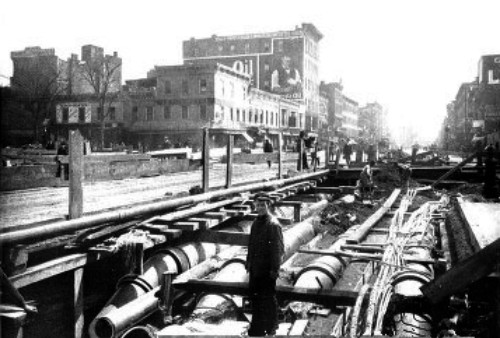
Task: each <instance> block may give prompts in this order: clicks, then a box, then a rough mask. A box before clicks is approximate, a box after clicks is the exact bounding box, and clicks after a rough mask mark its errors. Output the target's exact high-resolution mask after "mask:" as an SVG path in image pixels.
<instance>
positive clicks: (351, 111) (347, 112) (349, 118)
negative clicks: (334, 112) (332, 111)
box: [340, 94, 360, 138]
mask: <svg viewBox="0 0 500 338" xmlns="http://www.w3.org/2000/svg"><path fill="white" fill-rule="evenodd" d="M342 96H343V107H342V124H341V126H340V132H341V135H342V134H343V136H346V137H349V138H356V137H358V136H359V131H360V128H359V125H358V121H359V104H358V102H356V101H355V100H353V99H351V98H349V97H348V96H347V95H345V94H343V95H342Z"/></svg>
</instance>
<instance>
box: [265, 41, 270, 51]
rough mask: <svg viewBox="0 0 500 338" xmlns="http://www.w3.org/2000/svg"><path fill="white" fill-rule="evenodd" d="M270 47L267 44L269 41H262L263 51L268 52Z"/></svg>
mask: <svg viewBox="0 0 500 338" xmlns="http://www.w3.org/2000/svg"><path fill="white" fill-rule="evenodd" d="M270 49H271V47H270V46H269V41H267V42H264V52H266V53H267V52H269V50H270Z"/></svg>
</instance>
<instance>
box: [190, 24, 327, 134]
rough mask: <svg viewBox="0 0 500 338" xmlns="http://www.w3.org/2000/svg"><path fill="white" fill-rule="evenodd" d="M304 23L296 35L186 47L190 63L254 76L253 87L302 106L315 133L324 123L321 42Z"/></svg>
mask: <svg viewBox="0 0 500 338" xmlns="http://www.w3.org/2000/svg"><path fill="white" fill-rule="evenodd" d="M322 38H323V35H322V34H321V33H320V32H319V30H318V29H317V28H316V27H315V26H314V25H312V24H308V23H304V24H302V26H301V27H296V29H294V30H291V31H278V32H270V33H259V34H245V35H233V36H217V35H213V36H212V37H210V38H204V39H195V38H191V39H190V40H187V41H184V42H183V58H184V63H185V64H207V63H208V64H214V63H221V64H224V65H226V66H228V67H231V68H234V69H235V70H236V71H239V72H245V73H248V74H249V75H250V76H251V86H252V87H254V88H257V89H260V90H264V91H268V92H271V93H274V94H277V95H280V96H282V97H284V98H286V99H291V100H295V101H297V102H299V103H300V105H301V109H300V111H299V117H298V118H299V119H300V121H301V124H303V125H304V128H305V129H307V130H308V131H311V132H314V131H317V129H318V121H319V116H318V114H319V105H320V97H319V96H320V95H319V42H320V40H321V39H322Z"/></svg>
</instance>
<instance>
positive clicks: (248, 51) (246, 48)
mask: <svg viewBox="0 0 500 338" xmlns="http://www.w3.org/2000/svg"><path fill="white" fill-rule="evenodd" d="M248 53H250V44H249V43H245V54H248Z"/></svg>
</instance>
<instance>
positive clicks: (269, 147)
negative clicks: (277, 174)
mask: <svg viewBox="0 0 500 338" xmlns="http://www.w3.org/2000/svg"><path fill="white" fill-rule="evenodd" d="M273 151H274V149H273V144H272V143H271V142H270V141H269V139H267V138H266V140H265V141H264V153H272V152H273ZM267 166H268V167H269V168H271V160H270V159H269V158H268V159H267Z"/></svg>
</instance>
